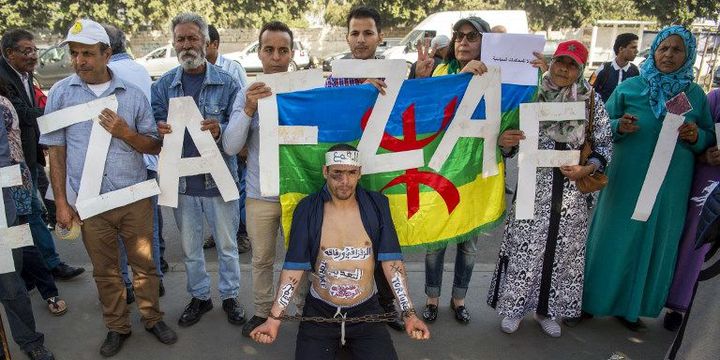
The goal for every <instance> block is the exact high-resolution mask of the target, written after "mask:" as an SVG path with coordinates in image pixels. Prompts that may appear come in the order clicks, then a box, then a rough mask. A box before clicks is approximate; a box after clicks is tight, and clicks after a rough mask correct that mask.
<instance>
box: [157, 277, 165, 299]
mask: <svg viewBox="0 0 720 360" xmlns="http://www.w3.org/2000/svg"><path fill="white" fill-rule="evenodd" d="M158 290H159V291H158V295H159V296H160V297H163V296H165V285H163V282H162V280H160V289H158Z"/></svg>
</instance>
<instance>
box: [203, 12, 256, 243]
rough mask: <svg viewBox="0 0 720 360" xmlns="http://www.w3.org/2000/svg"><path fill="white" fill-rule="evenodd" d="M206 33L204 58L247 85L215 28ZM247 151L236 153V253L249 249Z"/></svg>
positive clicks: (243, 71)
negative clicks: (224, 51)
mask: <svg viewBox="0 0 720 360" xmlns="http://www.w3.org/2000/svg"><path fill="white" fill-rule="evenodd" d="M208 34H209V35H210V42H209V43H208V45H207V54H206V55H205V58H206V59H207V61H208V62H209V63H211V64H214V65H216V66H219V67H220V68H221V69H223V70H225V71H227V72H228V73H229V74H230V75H232V77H233V79H235V81H237V82H238V85H240V89H245V88H246V87H247V83H248V80H247V75H246V73H245V69H244V68H243V67H242V65H240V64H239V63H238V62H237V61H234V60H230V59H228V58H226V57H224V56H222V55H220V53H219V50H220V33H219V32H218V31H217V29H216V28H215V27H214V26H212V25H208ZM246 160H247V152H244V153H241V154H238V156H237V163H238V177H239V178H240V189H239V190H240V199H239V200H240V201H239V203H240V225H239V226H238V232H237V243H238V253H240V254H242V253H246V252H248V251H250V239H248V234H247V227H246V224H247V222H246V219H245V168H246ZM211 247H215V240H214V239H213V238H212V236H210V237H209V238H207V239H206V240H205V242H204V243H203V248H204V249H209V248H211Z"/></svg>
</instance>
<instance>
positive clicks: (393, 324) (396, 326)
mask: <svg viewBox="0 0 720 360" xmlns="http://www.w3.org/2000/svg"><path fill="white" fill-rule="evenodd" d="M381 306H382V308H383V311H385V313H386V314H388V313H392V312H395V304H393V303H389V304H387V305H381ZM387 325H388V326H389V327H390V328H391V329H393V330H397V331H405V321H403V319H402V314H400V313H398V314H397V315H396V316H395V319H393V320H392V321H388V322H387Z"/></svg>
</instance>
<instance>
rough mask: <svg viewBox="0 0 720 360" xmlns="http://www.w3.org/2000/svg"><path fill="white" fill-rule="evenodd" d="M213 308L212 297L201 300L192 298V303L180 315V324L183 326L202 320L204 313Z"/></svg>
mask: <svg viewBox="0 0 720 360" xmlns="http://www.w3.org/2000/svg"><path fill="white" fill-rule="evenodd" d="M212 308H213V304H212V300H211V299H207V300H200V299H197V298H192V300H190V303H189V304H188V305H187V306H186V307H185V311H183V313H182V315H180V319H179V320H178V325H180V326H182V327H187V326H190V325H195V324H196V323H197V322H198V321H200V318H201V317H202V316H203V314H205V313H206V312H208V311H210V310H212Z"/></svg>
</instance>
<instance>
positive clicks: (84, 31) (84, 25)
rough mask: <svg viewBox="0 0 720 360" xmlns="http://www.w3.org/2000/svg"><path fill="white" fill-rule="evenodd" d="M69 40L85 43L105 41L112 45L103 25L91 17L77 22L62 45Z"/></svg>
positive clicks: (93, 43) (91, 43)
mask: <svg viewBox="0 0 720 360" xmlns="http://www.w3.org/2000/svg"><path fill="white" fill-rule="evenodd" d="M69 42H76V43H81V44H85V45H95V44H97V43H103V44H105V45H108V46H110V38H109V37H108V34H107V32H105V28H103V27H102V25H100V24H98V23H96V22H95V21H92V20H90V19H81V20H78V21H76V22H75V24H73V26H71V27H70V30H68V34H67V37H66V38H65V41H63V42H62V43H61V44H60V46H63V45H65V44H67V43H69Z"/></svg>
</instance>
